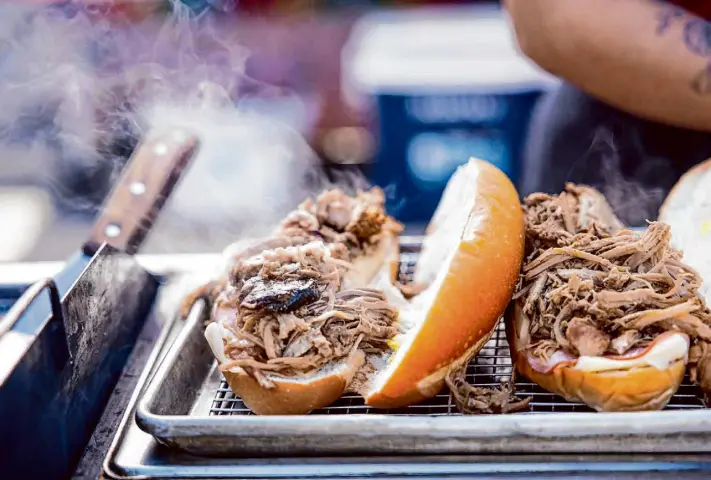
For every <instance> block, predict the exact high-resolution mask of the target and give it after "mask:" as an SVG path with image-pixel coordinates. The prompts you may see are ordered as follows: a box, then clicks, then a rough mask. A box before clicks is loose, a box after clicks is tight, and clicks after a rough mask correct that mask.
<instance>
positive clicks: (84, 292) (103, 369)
mask: <svg viewBox="0 0 711 480" xmlns="http://www.w3.org/2000/svg"><path fill="white" fill-rule="evenodd" d="M157 288H158V283H157V281H156V280H155V279H154V278H153V277H152V276H151V275H150V274H148V273H147V272H146V271H145V270H144V269H143V268H141V267H140V266H139V265H138V264H137V263H136V262H135V260H134V259H133V258H132V257H130V256H127V255H125V254H122V253H120V252H118V251H116V250H115V249H113V248H111V247H108V246H105V247H103V248H102V249H101V250H99V252H97V254H96V255H95V257H94V258H93V259H92V261H91V262H90V263H89V264H88V266H87V267H86V269H85V270H84V271H83V272H82V274H81V275H80V276H79V279H78V280H77V281H76V283H75V284H74V285H73V286H72V287H71V288H70V289H69V292H68V293H67V294H66V296H65V297H64V299H63V303H64V312H65V316H64V322H61V321H59V320H60V319H58V318H57V317H56V316H49V317H47V318H45V322H44V323H42V324H41V325H39V328H38V330H37V332H36V333H34V334H33V335H32V338H31V344H30V347H29V350H28V351H27V353H26V354H25V355H24V356H23V358H22V360H21V362H20V363H19V364H18V365H17V366H16V367H15V368H14V369H13V370H12V373H11V374H10V376H9V377H8V378H7V380H6V382H5V383H4V384H3V386H2V388H0V418H1V419H2V423H0V438H2V439H3V441H2V444H3V448H2V449H0V472H2V477H3V478H62V477H66V476H68V475H69V474H70V473H71V471H72V470H73V467H74V465H75V464H76V462H77V460H78V458H79V455H80V454H81V452H82V450H83V447H84V445H85V444H86V442H87V440H88V439H89V436H90V435H91V431H92V429H93V427H94V425H95V424H96V422H97V420H98V418H99V416H100V415H101V411H102V410H103V407H104V405H105V404H106V400H107V399H108V397H109V395H110V394H111V391H112V389H113V387H114V385H115V383H116V381H117V379H118V377H119V375H120V373H121V370H122V368H123V366H124V363H125V361H126V357H127V356H128V354H129V352H130V351H131V347H132V345H133V344H134V342H135V339H136V336H137V334H138V332H139V330H140V328H141V326H142V325H143V322H144V320H145V318H146V316H147V314H148V311H149V309H150V306H151V304H152V302H153V299H154V296H155V294H156V291H157ZM39 301H41V298H40V299H38V302H39ZM38 302H35V304H36V303H38ZM33 305H34V304H33ZM45 308H46V306H45ZM48 310H49V309H48ZM11 333H13V334H14V333H16V332H11ZM61 345H64V349H65V350H66V352H67V355H65V356H61V355H57V352H58V351H60V348H59V346H61Z"/></svg>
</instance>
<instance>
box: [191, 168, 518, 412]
mask: <svg viewBox="0 0 711 480" xmlns="http://www.w3.org/2000/svg"><path fill="white" fill-rule="evenodd" d="M392 245H393V244H391V245H390V247H389V248H385V247H383V249H382V250H383V252H384V253H383V255H382V257H379V258H382V260H381V262H380V264H379V268H378V273H377V274H376V275H375V278H374V279H372V282H371V278H368V277H370V275H369V274H368V275H363V276H359V277H356V279H355V282H356V284H360V285H363V284H364V283H370V284H371V285H370V286H371V287H373V288H376V289H379V290H380V291H382V292H383V293H384V294H385V297H386V299H387V303H388V304H389V305H391V306H392V307H395V308H397V310H398V317H397V325H398V328H399V331H400V332H401V333H400V334H398V335H396V336H395V337H394V338H393V339H392V341H391V342H390V345H391V347H392V350H391V351H389V352H386V353H385V354H372V353H369V354H368V355H366V354H365V353H364V352H363V351H361V350H354V351H353V352H352V353H351V354H350V355H349V356H348V357H347V358H345V359H343V360H341V361H338V362H332V363H331V364H328V365H327V366H326V367H323V368H320V369H318V370H316V371H311V372H309V373H307V374H304V375H300V376H298V377H284V376H279V375H276V374H268V380H269V381H270V382H271V383H272V384H273V385H274V386H273V387H272V388H265V387H263V386H262V385H261V384H260V383H259V382H257V380H255V379H254V378H253V377H251V376H249V375H248V374H247V373H246V372H245V371H244V370H241V369H234V370H230V371H228V372H225V377H226V379H227V381H228V383H229V384H230V387H231V389H232V390H233V391H234V392H235V394H236V395H238V396H240V397H242V399H243V400H244V402H245V404H246V405H247V406H248V407H249V408H250V409H251V410H252V411H253V412H255V413H257V414H305V413H308V412H310V411H312V410H315V409H318V408H321V407H324V406H326V405H329V404H330V403H333V402H334V401H335V400H336V399H337V398H338V397H340V396H341V395H342V394H343V393H344V392H346V391H356V392H358V393H360V394H361V395H363V397H364V398H365V401H366V403H367V404H368V405H371V406H373V407H378V408H394V407H401V406H405V405H409V404H412V403H415V402H418V401H421V400H423V399H426V398H429V397H432V396H434V395H436V394H437V393H438V392H439V391H440V390H441V389H442V386H443V384H444V377H445V374H446V373H447V370H448V369H449V367H450V365H451V364H452V363H453V362H455V361H457V360H459V359H460V358H461V357H462V356H464V355H468V354H472V349H476V350H477V351H478V350H479V349H480V348H481V347H482V346H483V344H484V343H485V340H486V339H487V338H488V337H489V336H490V334H491V332H492V330H493V328H494V327H495V325H496V322H497V320H498V319H499V318H500V317H501V315H502V314H503V312H504V310H505V308H506V305H507V304H508V302H509V301H510V299H511V296H512V294H513V291H514V288H515V285H516V282H517V279H518V272H519V270H520V268H521V262H522V260H523V250H524V222H523V214H522V211H521V208H520V205H519V198H518V194H517V192H516V189H515V188H514V186H513V184H512V183H511V182H510V181H509V179H508V178H507V177H506V175H505V174H504V173H502V172H501V171H500V170H498V169H497V168H496V167H494V166H492V165H491V164H489V163H487V162H484V161H481V160H476V159H472V160H470V161H469V162H468V163H467V164H466V165H464V166H462V167H460V168H459V169H458V170H457V172H456V173H455V174H454V175H453V176H452V178H451V180H450V181H449V183H448V185H447V187H446V189H445V192H444V194H443V198H442V200H441V202H440V206H439V208H438V210H437V213H436V214H435V216H434V219H433V222H432V224H431V226H430V228H429V230H428V234H427V236H426V237H425V240H424V242H423V249H422V252H421V256H420V259H419V261H418V264H417V267H416V273H415V282H417V283H418V284H420V285H424V286H426V288H424V291H422V292H421V293H419V294H418V295H416V296H415V297H414V298H412V299H411V300H407V299H405V297H404V296H403V295H402V293H401V292H400V290H398V289H397V288H396V287H395V286H394V285H393V277H394V274H395V273H396V268H397V263H396V262H393V261H392V259H393V256H392V255H393V254H394V252H395V250H394V248H393V246H392ZM376 263H377V262H373V263H372V264H371V267H370V268H368V269H366V270H367V271H368V272H373V271H375V268H374V267H373V266H372V265H375V264H376ZM205 334H206V338H207V340H208V342H209V343H210V345H211V347H212V350H213V353H214V354H215V356H216V358H217V360H218V362H220V363H222V362H223V361H226V360H227V358H226V356H225V354H224V352H223V350H222V346H223V337H224V332H223V331H222V327H221V326H220V325H219V324H218V323H215V322H213V323H212V324H210V325H209V326H208V328H207V329H206V332H205Z"/></svg>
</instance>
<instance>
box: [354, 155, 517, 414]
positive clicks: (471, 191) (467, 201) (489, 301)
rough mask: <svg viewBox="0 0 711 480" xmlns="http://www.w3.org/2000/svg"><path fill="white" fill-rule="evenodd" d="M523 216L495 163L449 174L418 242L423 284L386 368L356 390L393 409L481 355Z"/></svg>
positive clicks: (513, 269) (512, 280) (511, 281)
mask: <svg viewBox="0 0 711 480" xmlns="http://www.w3.org/2000/svg"><path fill="white" fill-rule="evenodd" d="M523 248H524V229H523V213H522V211H521V208H520V206H519V200H518V193H517V192H516V189H515V187H514V186H513V184H512V183H511V182H510V181H509V179H508V177H506V175H504V173H502V172H501V171H500V170H498V169H497V168H496V167H494V166H493V165H491V164H489V163H487V162H484V161H482V160H476V159H472V160H470V161H469V163H467V164H466V165H464V166H462V167H460V168H459V169H458V170H457V172H456V173H455V174H454V175H453V176H452V178H451V179H450V181H449V183H448V184H447V187H446V189H445V191H444V194H443V195H442V199H441V200H440V204H439V206H438V208H437V210H436V212H435V214H434V216H433V219H432V222H431V223H430V225H429V228H428V231H427V235H426V236H425V238H424V240H423V246H422V252H421V253H420V259H419V261H418V263H417V267H416V270H415V282H417V283H420V284H424V285H428V287H427V289H426V290H425V291H424V292H422V293H420V294H419V295H418V296H416V297H415V298H414V299H412V301H410V302H405V301H404V299H403V298H402V297H401V296H398V292H396V291H394V290H393V289H392V288H390V289H388V287H387V285H382V284H381V285H376V286H377V287H379V288H383V290H385V291H386V294H387V295H388V297H389V298H390V301H391V302H392V303H393V304H395V305H397V306H398V307H399V308H400V320H399V321H400V323H401V325H402V326H403V327H404V333H403V334H402V335H401V336H400V337H399V338H396V339H395V346H396V351H395V353H394V355H393V356H392V358H390V359H389V361H388V364H387V367H386V368H385V369H383V370H381V371H378V372H377V374H376V375H375V376H374V377H373V379H372V381H371V382H370V384H369V385H368V388H367V389H366V390H365V391H363V392H362V394H363V395H364V397H365V401H366V404H368V405H371V406H374V407H379V408H394V407H400V406H403V405H409V404H411V403H414V402H417V401H420V400H424V399H426V398H430V397H432V396H434V395H436V394H437V393H438V392H439V391H440V390H441V389H442V386H443V384H444V377H445V375H446V373H447V371H448V370H449V368H450V366H451V365H452V364H453V363H454V362H456V361H457V360H459V359H460V358H461V357H462V356H464V355H468V354H473V353H474V352H472V351H471V349H472V347H473V346H478V348H476V350H477V351H478V350H480V349H481V347H482V346H483V343H485V342H482V339H484V338H485V337H488V336H489V335H490V334H491V332H492V330H493V328H494V327H495V326H496V322H497V321H498V319H499V318H500V317H501V315H502V314H503V312H504V310H505V309H506V305H507V304H508V302H509V301H510V299H511V296H512V294H513V290H514V288H515V286H516V282H517V280H518V272H519V269H520V268H521V262H522V260H523Z"/></svg>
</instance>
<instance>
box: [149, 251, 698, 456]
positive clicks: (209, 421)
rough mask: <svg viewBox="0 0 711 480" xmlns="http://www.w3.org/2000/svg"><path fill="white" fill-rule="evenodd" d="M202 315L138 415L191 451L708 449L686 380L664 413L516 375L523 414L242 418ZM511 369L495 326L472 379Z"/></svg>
mask: <svg viewBox="0 0 711 480" xmlns="http://www.w3.org/2000/svg"><path fill="white" fill-rule="evenodd" d="M403 252H404V253H403V256H402V267H401V274H402V275H401V276H402V277H407V276H408V275H409V274H410V273H411V271H412V266H413V265H414V262H415V260H416V256H417V246H416V245H414V246H413V245H409V246H408V245H405V246H404V247H403ZM204 318H205V317H204V312H203V311H202V305H201V304H198V305H197V306H196V308H195V309H194V310H193V312H192V314H191V317H190V318H189V320H188V324H187V326H186V328H185V329H184V331H183V332H181V335H180V336H179V337H178V339H177V340H176V342H175V343H174V345H173V346H172V347H171V349H170V351H169V352H168V354H167V356H166V359H165V360H164V361H163V363H162V365H161V367H160V368H159V369H158V371H157V373H156V375H155V377H154V378H153V381H152V382H151V384H150V385H149V386H148V388H147V389H146V392H145V395H144V396H143V398H142V399H141V401H140V402H139V404H138V408H137V412H136V419H137V423H138V425H139V426H140V427H141V428H142V429H143V430H144V431H146V432H148V433H150V434H152V435H154V436H155V437H156V438H158V439H159V441H160V442H162V443H164V444H165V445H168V446H170V447H172V448H175V449H181V450H183V451H186V452H190V453H193V454H196V455H208V456H233V457H234V456H237V457H244V456H250V455H262V456H280V455H314V454H316V453H320V454H324V455H326V454H328V455H359V454H384V453H397V454H406V453H421V454H433V453H437V454H479V453H547V452H558V453H563V452H566V453H573V452H575V453H592V452H595V453H614V452H618V451H628V452H651V451H654V452H660V453H661V452H711V410H707V409H705V408H704V405H703V403H702V402H701V400H700V399H699V397H698V390H697V389H696V388H695V387H693V386H691V385H690V384H688V383H687V384H685V385H684V386H683V388H682V389H680V391H679V394H678V395H677V396H676V397H675V398H674V399H673V401H672V402H671V403H670V406H669V408H668V409H667V411H664V412H639V413H614V414H611V413H604V414H603V413H592V412H590V411H589V409H587V408H585V407H584V406H582V405H580V404H573V403H569V402H566V401H565V400H563V399H561V398H559V397H556V396H555V395H552V394H550V393H548V392H545V391H544V390H542V389H541V388H540V387H538V386H537V385H534V384H532V383H530V382H527V381H521V382H518V383H517V387H518V389H519V392H520V393H521V395H531V396H533V402H532V411H531V412H529V413H524V414H511V415H496V416H459V415H457V410H456V408H455V407H454V405H453V402H452V399H451V397H450V395H449V394H448V393H447V392H442V393H441V394H440V395H438V396H436V397H435V398H433V399H431V400H428V401H425V402H423V403H420V404H418V405H412V406H409V407H406V408H402V409H398V410H393V411H383V410H375V409H370V408H368V407H365V406H364V405H363V403H362V401H361V400H360V399H358V398H357V397H355V396H352V395H351V396H346V397H344V398H343V399H341V400H339V401H338V402H336V403H335V404H334V405H332V406H330V407H326V408H324V409H322V410H319V411H317V412H314V414H312V415H308V416H292V417H259V416H255V415H245V414H246V413H248V410H247V409H246V408H245V407H244V405H243V404H242V403H241V402H240V401H239V400H237V399H235V398H234V396H232V395H231V394H228V392H227V388H226V386H225V384H224V383H223V380H222V377H221V374H220V373H219V371H218V370H217V369H216V365H215V361H214V358H213V356H212V353H211V351H210V349H209V347H208V345H207V342H206V341H205V339H204V337H203V320H204ZM510 374H511V361H510V359H509V356H508V347H507V345H506V340H505V336H504V334H503V331H501V328H500V327H499V329H498V330H497V332H496V335H495V336H494V337H493V338H492V339H491V341H490V342H489V343H488V344H487V345H486V346H485V347H484V349H483V350H482V352H481V353H480V355H479V356H478V357H477V358H476V359H475V360H474V362H473V363H472V364H471V365H470V367H469V380H470V381H472V382H474V383H475V384H477V385H486V386H496V385H498V384H499V381H500V380H501V379H504V378H508V377H509V376H510ZM215 395H217V397H216V396H215ZM543 412H548V413H552V414H551V415H540V414H539V413H543ZM334 413H342V414H347V415H338V416H334V415H331V414H334ZM215 414H220V415H215ZM224 414H232V415H224ZM364 414H367V415H364Z"/></svg>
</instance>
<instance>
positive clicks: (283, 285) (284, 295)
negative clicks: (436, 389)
mask: <svg viewBox="0 0 711 480" xmlns="http://www.w3.org/2000/svg"><path fill="white" fill-rule="evenodd" d="M384 204H385V197H384V195H383V192H382V191H381V190H379V189H377V188H375V189H372V190H370V191H367V192H358V193H357V194H356V195H354V196H349V195H346V194H345V193H344V192H343V191H341V190H338V189H336V190H329V191H326V192H324V193H322V194H321V195H319V196H318V197H317V198H316V199H315V200H307V201H305V202H303V203H302V204H301V205H299V207H298V208H297V209H296V210H294V211H293V212H292V213H290V214H289V215H288V216H287V217H286V218H285V219H284V221H283V222H282V223H281V224H280V225H279V226H278V228H277V229H276V230H275V231H274V233H273V235H272V236H271V237H270V238H267V239H263V240H261V241H259V242H257V243H255V244H253V245H250V246H249V247H247V248H241V249H238V250H237V251H236V252H235V253H234V254H233V255H231V257H230V263H231V268H230V269H229V272H228V274H227V275H225V277H224V278H222V279H220V280H218V281H215V282H211V283H210V284H208V285H206V286H204V287H201V288H200V289H198V290H197V291H196V292H194V293H193V294H191V295H190V296H189V297H188V298H186V301H185V304H186V305H185V306H184V308H183V310H187V308H188V306H189V305H190V304H192V303H193V302H194V301H195V300H196V299H197V298H206V299H207V300H208V301H209V302H210V304H211V309H212V311H213V312H216V311H222V312H225V311H226V312H234V313H233V314H232V313H230V316H231V318H230V319H229V320H227V321H225V319H224V318H221V322H222V323H223V326H224V327H225V328H226V329H227V331H228V332H229V333H228V335H227V336H228V338H226V339H224V352H225V354H226V356H227V358H228V359H229V360H228V361H226V362H223V363H222V365H221V366H220V368H221V369H222V370H223V371H230V370H234V369H241V370H244V371H246V372H247V373H248V374H250V375H252V376H253V377H254V378H255V379H256V380H257V381H258V382H260V384H261V385H262V386H264V387H265V388H273V386H274V385H273V383H272V382H271V381H270V380H269V377H268V375H266V374H267V373H270V374H277V375H283V376H296V375H302V374H305V373H308V372H311V371H314V370H317V369H319V368H321V367H324V366H326V365H327V364H329V363H330V362H332V361H334V360H340V359H344V358H346V357H347V356H349V355H351V354H353V353H354V352H355V351H356V350H360V351H362V352H364V353H365V354H380V353H383V352H385V351H388V350H389V348H390V347H388V342H389V341H390V340H391V339H392V337H393V336H394V335H396V334H397V333H398V330H397V327H396V319H397V311H396V309H395V308H393V307H392V306H391V305H390V304H389V303H388V302H387V301H386V298H385V296H384V294H383V293H382V292H380V291H378V290H374V289H370V288H358V289H344V285H343V279H344V276H345V274H346V273H347V272H348V271H349V269H350V268H351V266H352V263H351V262H353V261H355V260H357V259H358V258H359V257H360V256H363V255H367V254H368V253H369V251H370V249H372V248H376V245H377V244H378V242H379V241H380V239H381V238H382V237H383V236H385V235H392V234H394V233H398V232H399V231H400V230H401V226H400V224H398V223H397V222H395V221H394V220H393V219H392V218H391V217H389V216H388V215H386V214H385V211H384Z"/></svg>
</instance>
